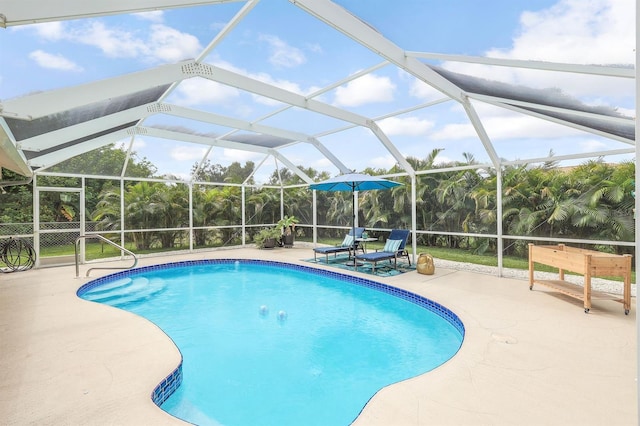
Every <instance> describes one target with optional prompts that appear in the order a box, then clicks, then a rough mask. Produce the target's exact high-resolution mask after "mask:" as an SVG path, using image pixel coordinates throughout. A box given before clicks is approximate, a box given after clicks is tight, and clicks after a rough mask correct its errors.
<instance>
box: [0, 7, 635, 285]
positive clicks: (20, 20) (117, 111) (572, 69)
mask: <svg viewBox="0 0 640 426" xmlns="http://www.w3.org/2000/svg"><path fill="white" fill-rule="evenodd" d="M234 2H237V1H234ZM204 3H207V4H216V3H229V1H226V0H218V1H207V2H201V1H197V2H195V1H181V2H176V1H171V0H145V1H140V2H137V3H136V6H135V10H134V9H132V8H131V6H130V5H129V4H128V3H127V2H124V1H112V2H109V4H108V5H95V4H84V3H83V2H80V1H78V2H68V1H50V2H47V4H46V5H42V7H38V8H32V7H29V5H28V4H25V2H20V1H6V2H4V3H3V4H2V8H3V10H0V26H5V27H9V26H17V25H24V24H28V23H34V22H50V21H57V20H64V19H73V18H81V17H87V16H101V15H110V14H118V13H131V12H141V11H146V10H154V9H158V8H159V9H162V8H174V7H188V6H194V5H201V4H204ZM238 3H243V6H242V8H241V9H240V10H239V12H238V13H237V14H236V15H235V16H234V17H233V19H232V20H230V21H229V22H228V23H227V25H226V26H225V27H224V28H223V29H222V30H221V31H219V33H218V34H217V35H216V36H215V37H214V38H213V39H212V40H211V42H210V44H209V45H208V46H207V47H206V48H205V49H204V50H203V51H202V52H201V54H200V55H199V56H198V57H196V58H195V59H194V60H189V61H184V62H181V63H176V64H167V65H162V66H159V67H156V68H153V69H151V70H148V71H143V72H137V73H133V74H129V75H123V76H120V77H115V78H111V79H108V80H105V81H100V82H95V83H88V84H85V85H81V86H76V87H71V88H68V89H61V90H53V91H50V92H43V93H37V94H33V95H28V96H25V97H21V98H17V99H11V100H6V101H3V102H1V103H0V108H1V110H0V116H1V117H2V119H1V120H0V149H1V150H2V154H3V155H2V158H1V160H2V162H0V167H5V168H8V169H10V170H13V171H16V172H18V173H20V174H22V175H24V176H27V177H30V176H38V175H42V176H46V175H47V173H48V168H50V167H52V166H54V165H55V164H58V163H60V162H61V161H64V160H65V159H66V158H69V157H72V156H75V155H79V154H82V153H83V152H87V151H91V150H93V149H95V148H98V147H101V146H105V145H107V144H109V143H113V142H115V141H120V140H123V139H129V138H130V140H131V143H130V145H129V149H131V146H132V144H133V141H134V140H135V138H136V137H137V136H139V135H151V136H155V137H158V138H165V139H168V140H175V141H184V142H188V143H195V144H201V145H203V146H207V147H208V149H209V150H210V149H211V148H212V147H227V148H232V149H238V150H247V151H251V152H259V153H261V154H263V155H264V156H265V159H266V158H268V157H274V158H275V159H276V161H277V162H279V163H280V164H282V165H283V166H284V167H286V168H288V169H289V170H291V171H292V172H293V173H295V174H296V175H297V176H298V177H300V178H301V179H302V180H303V181H304V182H305V183H306V184H310V183H312V179H310V178H309V177H308V176H307V175H306V174H305V173H304V172H303V171H302V170H300V169H299V168H298V167H297V166H296V165H295V164H294V163H293V162H292V161H290V160H289V159H288V158H287V157H286V156H285V155H283V154H282V151H281V149H282V148H285V147H287V146H291V145H294V144H305V145H306V146H308V147H310V149H315V150H317V151H318V153H319V154H320V155H322V156H324V157H325V158H327V159H328V160H329V161H330V162H331V163H332V164H333V165H334V166H335V168H336V170H337V171H338V172H340V173H346V172H349V171H351V170H350V169H349V168H348V166H347V165H346V164H345V163H346V161H345V160H346V159H344V160H343V159H340V158H338V157H337V156H336V155H334V154H333V153H332V152H331V151H330V150H329V149H327V148H326V146H325V145H324V144H323V143H322V142H321V139H322V138H323V137H325V136H327V135H330V134H334V133H338V132H342V131H345V130H348V129H350V128H354V127H362V128H365V129H368V130H369V131H370V132H371V133H372V134H373V135H374V136H375V138H376V139H377V140H378V142H379V143H380V144H381V145H382V146H383V147H384V148H385V149H386V150H387V151H388V152H389V153H390V154H391V155H392V156H393V157H394V159H395V160H396V161H397V163H398V164H399V166H400V168H402V169H403V170H404V171H405V173H406V176H408V177H409V178H410V182H411V185H410V186H411V187H410V191H411V195H412V196H411V198H412V224H411V227H412V230H413V232H414V235H417V233H429V232H432V231H428V230H419V229H417V225H416V206H415V198H416V197H415V179H416V176H419V175H421V174H426V173H434V172H441V171H442V170H428V171H420V170H413V169H412V167H411V165H410V164H409V163H408V162H407V161H406V159H405V158H404V156H403V155H402V154H401V152H400V151H399V150H398V149H397V147H396V146H395V144H394V143H393V141H392V139H390V138H389V137H388V136H387V135H386V134H385V133H384V131H382V129H381V128H380V127H379V126H378V124H377V123H378V122H379V121H380V120H382V119H384V118H388V117H394V116H398V115H401V114H404V113H406V112H407V111H410V110H412V109H422V108H429V107H432V106H434V105H437V104H440V103H443V102H449V101H454V102H457V103H458V104H459V105H461V106H462V107H463V108H464V110H465V112H466V114H467V116H468V118H469V120H470V122H471V123H472V125H473V127H474V128H475V130H476V133H477V135H478V137H479V139H480V141H481V143H482V144H483V146H484V148H485V150H486V152H487V154H488V156H489V159H490V162H489V163H488V164H482V165H474V167H476V168H482V167H484V168H493V169H495V170H500V169H501V167H503V166H505V165H508V164H517V163H518V161H504V160H502V159H501V158H500V156H499V154H498V153H497V152H496V151H495V148H494V146H493V144H492V141H491V139H490V137H489V135H488V134H487V132H486V130H485V128H484V126H483V123H482V119H481V118H480V116H479V115H478V112H477V109H476V107H475V103H477V102H483V103H487V104H491V105H495V106H497V107H500V108H504V109H508V110H511V111H515V112H518V113H521V114H525V115H528V116H533V117H537V118H540V119H543V120H547V121H549V122H553V123H558V124H562V125H565V126H569V127H572V128H575V129H579V130H583V131H585V132H589V133H592V134H595V135H598V136H603V137H605V138H609V139H611V140H615V141H618V142H622V143H623V144H626V145H628V146H629V148H622V149H615V150H605V151H600V152H592V153H590V154H589V156H588V157H587V156H585V155H578V154H576V155H566V156H556V157H554V158H553V160H554V161H559V160H565V159H567V160H568V159H578V158H596V157H604V156H610V155H620V154H634V153H636V146H635V126H636V123H635V120H634V119H633V118H631V117H625V116H623V115H621V114H619V113H618V112H616V111H615V110H614V109H613V108H606V107H602V108H594V107H589V106H586V105H584V104H582V103H580V102H566V100H565V99H557V98H554V97H553V94H552V93H551V96H549V95H550V93H549V92H546V91H541V90H537V91H536V90H528V89H527V88H522V87H514V86H508V85H505V84H502V83H498V82H491V81H487V80H480V79H478V78H475V77H473V76H471V75H460V74H455V73H452V72H450V71H446V70H443V69H440V68H438V67H435V66H431V65H429V62H428V61H429V60H436V61H442V60H447V61H460V62H471V63H476V64H486V65H492V66H502V67H518V68H532V69H537V70H545V71H553V72H568V73H580V74H593V75H600V76H608V77H614V78H626V79H634V78H636V70H635V69H634V68H633V67H632V66H631V67H625V66H602V65H576V64H559V63H550V62H537V61H519V60H504V59H496V58H485V57H482V58H479V57H466V56H460V55H445V54H433V53H428V52H415V51H408V50H404V49H402V48H401V47H399V46H397V45H395V44H394V43H393V42H391V41H390V40H388V39H387V38H385V37H384V35H383V34H381V33H379V32H378V31H377V30H376V29H375V28H373V27H372V26H370V25H369V24H367V23H366V22H364V21H363V20H361V19H360V18H358V17H357V16H356V15H355V14H353V13H351V12H350V11H348V10H345V9H344V8H343V7H341V6H339V5H337V4H335V3H332V2H331V1H327V0H300V1H298V0H296V1H293V0H292V1H291V3H292V4H293V6H295V7H298V8H300V9H301V10H303V11H305V12H306V13H308V14H310V15H312V16H314V17H315V18H317V19H319V20H320V21H322V22H324V23H325V24H326V25H328V26H329V27H331V28H333V29H335V30H336V31H338V32H340V33H342V34H343V35H345V36H347V37H349V38H350V39H351V40H353V41H354V42H355V43H357V44H358V45H360V46H362V47H364V48H366V49H368V50H370V51H372V52H375V53H376V54H377V55H379V56H380V58H381V60H382V62H380V63H378V64H376V65H374V66H371V67H369V68H367V69H364V70H362V71H360V72H358V73H355V74H352V75H349V76H348V77H345V78H344V79H342V80H340V81H336V82H334V83H333V84H330V85H328V86H325V87H324V88H323V89H320V90H318V91H316V92H315V93H312V94H310V95H300V94H296V93H293V92H290V91H287V90H284V89H282V88H279V87H277V86H275V85H273V84H269V83H265V82H262V81H258V80H256V79H253V78H250V77H247V76H245V75H241V74H239V73H237V72H233V71H229V70H225V69H221V68H219V67H215V66H213V65H210V64H207V63H205V62H203V60H204V58H205V57H206V56H207V55H208V53H210V52H211V51H212V50H215V48H216V46H217V45H218V43H219V42H220V41H221V40H222V39H224V37H225V36H226V35H227V34H229V33H230V32H231V31H233V29H234V28H235V27H236V26H237V25H238V23H239V22H241V21H242V20H243V19H244V18H245V17H246V16H247V14H249V13H251V10H252V9H253V8H254V7H255V6H256V5H257V4H258V3H259V2H258V1H257V0H249V1H246V2H238ZM388 66H393V67H397V68H398V69H402V70H404V71H406V72H408V73H409V74H411V75H413V76H415V77H416V78H419V79H421V80H422V81H424V82H426V83H428V84H429V85H431V86H432V87H434V88H436V89H437V90H438V91H439V92H441V93H442V98H440V99H437V100H434V101H432V102H428V103H425V104H421V105H416V106H414V107H412V108H406V109H403V110H401V111H395V112H393V113H389V114H386V115H384V116H380V117H367V116H362V115H360V114H355V113H353V112H351V111H349V110H347V109H342V108H338V107H335V106H333V105H329V104H326V103H324V102H322V101H319V100H317V99H319V96H321V95H323V94H324V93H327V92H328V91H330V90H332V89H334V88H336V87H339V86H341V85H344V84H346V83H348V82H350V81H353V80H355V79H357V78H358V77H361V76H363V75H367V74H369V73H371V72H373V71H375V70H378V69H381V68H384V67H388ZM192 77H198V78H205V79H209V80H212V81H215V82H218V83H222V84H226V85H229V86H231V87H236V88H240V89H242V90H244V91H247V92H249V93H252V94H255V95H259V96H263V97H267V98H271V99H275V100H277V101H279V102H281V103H283V104H285V106H284V107H283V108H281V109H278V110H275V111H273V113H272V114H271V115H270V116H273V115H277V114H279V113H281V112H282V111H284V110H286V109H289V108H301V109H304V110H308V111H312V112H315V113H317V114H320V115H325V116H328V117H333V118H335V119H338V120H341V121H342V122H344V123H345V124H344V125H343V126H340V127H336V128H330V129H327V130H325V131H323V132H320V133H317V134H314V135H310V134H304V133H300V132H296V131H292V130H289V129H286V128H277V127H272V126H266V125H263V124H261V121H263V120H264V119H266V118H268V117H261V119H259V120H255V121H252V122H248V121H243V120H239V119H237V118H234V117H228V116H221V115H217V114H213V113H211V112H205V111H199V110H195V109H188V108H184V107H180V106H178V105H174V104H168V103H167V102H166V98H167V95H168V93H170V91H171V90H172V89H173V88H174V87H175V85H176V84H178V83H179V82H180V81H182V80H183V79H186V78H192ZM157 114H173V115H176V116H181V117H185V118H188V119H191V120H196V121H206V122H209V123H215V124H219V125H224V126H227V127H230V128H232V129H234V130H232V131H230V132H228V133H227V134H222V135H215V136H213V135H206V134H205V135H203V134H196V133H194V132H190V131H188V130H187V131H185V130H184V129H181V130H179V131H177V130H176V129H170V128H162V127H161V126H146V125H145V123H144V122H145V120H147V119H148V118H149V117H152V116H154V115H157ZM74 117H76V118H74ZM77 117H80V118H77ZM61 118H62V119H64V120H60V119H61ZM62 121H64V123H65V124H64V125H61V124H60V123H61V122H62ZM239 132H242V133H239ZM205 158H206V157H205ZM203 160H204V159H203ZM547 160H549V158H534V159H526V160H521V161H520V160H519V161H520V162H522V163H535V162H543V161H547ZM263 161H265V160H263ZM461 169H462V168H458V170H461ZM70 176H72V175H70ZM498 176H500V174H498ZM385 177H391V178H393V176H385ZM110 178H115V179H124V178H125V176H124V171H123V176H114V177H110ZM636 180H637V179H636ZM36 181H37V178H36ZM185 183H187V184H197V182H185ZM500 185H501V180H500V178H499V179H498V186H499V188H498V191H497V194H498V196H499V197H500V196H501V194H502V191H501V190H500V189H501V188H500ZM281 190H286V188H282V189H281ZM281 199H282V198H281ZM313 200H314V206H313V209H314V214H313V216H314V218H315V217H317V212H316V211H315V195H314V197H313ZM501 205H502V203H501V201H500V200H498V202H497V209H498V213H497V214H498V217H501V214H500V209H501ZM243 207H244V204H243ZM281 211H282V213H283V214H285V212H284V208H283V206H281ZM245 225H246V224H245V223H243V224H242V226H243V227H244V226H245ZM308 225H310V226H312V227H313V229H314V238H313V242H314V243H315V242H316V236H317V223H315V220H314V223H312V224H308ZM123 231H124V230H123ZM190 231H191V230H190ZM636 232H637V231H636ZM191 233H192V232H191ZM458 234H460V233H458ZM461 235H463V234H461ZM469 235H472V234H469ZM483 236H484V235H483ZM486 236H487V237H489V238H496V239H497V244H498V247H499V249H498V267H499V271H501V269H502V252H503V251H502V249H501V248H502V244H503V240H504V239H510V238H520V237H517V236H505V235H504V233H503V232H502V229H501V222H500V221H498V229H497V232H496V233H495V234H491V235H486ZM522 238H525V237H522ZM526 238H527V239H531V237H526ZM637 239H638V238H637V237H636V241H637ZM549 240H551V241H553V239H546V241H549ZM412 241H413V244H414V247H413V252H414V253H416V251H417V247H416V245H415V244H416V238H413V239H412ZM563 241H565V242H566V241H567V240H566V239H564V240H563ZM573 241H574V242H589V240H584V241H583V240H573ZM591 242H592V241H591ZM607 243H612V245H635V243H620V242H607ZM500 273H501V272H500Z"/></svg>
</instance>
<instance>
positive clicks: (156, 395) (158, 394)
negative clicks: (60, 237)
mask: <svg viewBox="0 0 640 426" xmlns="http://www.w3.org/2000/svg"><path fill="white" fill-rule="evenodd" d="M236 262H240V263H249V264H257V265H269V266H278V267H281V268H287V269H293V270H301V271H304V272H308V273H311V274H315V275H322V276H325V277H326V276H328V277H332V278H336V279H339V280H341V281H345V282H348V283H351V284H355V285H359V286H363V287H368V288H372V289H375V290H378V291H381V292H383V293H387V294H390V295H392V296H395V297H399V298H401V299H404V300H407V301H409V302H411V303H414V304H416V305H418V306H421V307H423V308H425V309H427V310H429V311H431V312H433V313H435V314H437V315H439V316H440V317H442V318H444V319H445V320H446V321H447V322H449V324H451V325H452V326H453V327H454V328H455V329H456V330H458V332H459V333H460V336H461V338H462V340H464V335H465V328H464V324H463V323H462V321H461V320H460V318H459V317H458V316H457V315H456V314H455V313H454V312H453V311H451V310H450V309H448V308H447V307H445V306H443V305H441V304H439V303H438V302H434V301H433V300H430V299H427V298H426V297H423V296H420V295H418V294H415V293H412V292H410V291H407V290H402V289H399V288H396V287H393V286H390V285H387V284H383V283H379V282H376V281H373V280H369V279H366V278H360V277H355V276H352V275H346V274H343V273H340V272H334V271H327V270H325V269H319V268H313V267H309V266H305V265H296V264H293V263H285V262H278V261H273V260H260V259H203V260H185V261H181V262H170V263H163V264H158V265H151V266H142V267H139V268H134V269H128V270H125V271H120V272H116V273H114V274H110V275H105V276H103V277H100V278H96V279H95V280H92V281H89V282H88V283H86V284H84V285H83V286H81V287H80V288H79V289H78V290H77V291H76V294H77V295H78V297H82V295H83V294H84V293H86V292H87V291H89V290H91V289H93V288H95V287H98V286H100V285H102V284H104V283H107V282H110V281H113V280H114V279H118V278H121V277H127V276H130V275H131V274H132V273H139V272H146V271H155V270H161V269H170V268H175V267H180V266H194V265H211V264H235V263H236ZM181 383H182V359H181V360H180V364H179V365H178V367H176V369H175V370H174V371H172V372H171V374H169V375H168V376H167V377H165V378H164V379H163V380H162V381H161V382H160V383H159V384H158V386H156V387H155V388H154V390H153V392H152V393H151V399H152V400H153V402H154V403H155V404H156V405H158V406H160V405H161V404H162V403H163V402H164V401H166V400H167V399H168V398H169V397H170V396H171V395H172V394H173V393H174V392H175V391H176V390H177V389H178V387H179V386H180V384H181Z"/></svg>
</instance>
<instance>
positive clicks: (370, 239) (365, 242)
mask: <svg viewBox="0 0 640 426" xmlns="http://www.w3.org/2000/svg"><path fill="white" fill-rule="evenodd" d="M356 241H358V242H361V243H362V250H363V251H364V252H365V253H366V252H367V243H368V242H371V241H378V239H377V238H372V237H369V238H356Z"/></svg>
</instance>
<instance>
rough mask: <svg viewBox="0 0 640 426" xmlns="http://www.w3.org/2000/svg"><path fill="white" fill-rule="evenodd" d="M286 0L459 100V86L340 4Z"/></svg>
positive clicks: (323, 1) (312, 0)
mask: <svg viewBox="0 0 640 426" xmlns="http://www.w3.org/2000/svg"><path fill="white" fill-rule="evenodd" d="M289 1H290V2H291V3H293V4H295V5H296V6H298V7H300V8H301V9H303V10H304V11H306V12H307V13H309V14H311V15H313V16H315V17H316V18H318V19H319V20H321V21H323V22H324V23H326V24H327V25H329V26H331V27H332V28H335V29H336V30H338V31H340V32H341V33H343V34H345V35H347V36H348V37H350V38H351V39H352V40H354V41H357V42H358V43H360V44H361V45H363V46H365V47H366V48H367V49H369V50H371V51H373V52H374V53H376V54H378V55H380V56H381V57H383V58H385V59H386V60H388V61H389V62H391V63H393V64H395V65H396V66H398V67H400V68H402V69H403V70H405V71H407V72H408V73H409V74H411V75H413V76H414V77H417V78H418V79H420V80H422V81H424V82H425V83H427V84H429V85H430V86H431V87H433V88H435V89H437V90H439V91H440V92H442V93H444V94H446V95H448V96H449V97H451V98H453V99H456V100H458V101H460V102H462V95H463V93H462V90H461V89H460V88H459V87H457V86H456V85H455V84H453V83H451V82H450V81H448V80H447V79H445V78H443V77H442V76H441V75H439V74H438V73H436V72H434V71H433V70H431V69H430V68H429V67H428V66H426V65H425V64H424V63H422V62H421V61H419V60H418V59H416V58H413V57H408V56H407V55H406V54H405V51H404V50H403V49H401V48H400V47H398V46H397V45H395V44H394V43H392V42H391V41H390V40H388V39H387V38H385V37H384V36H383V35H382V34H380V33H379V32H378V31H376V30H375V29H374V28H373V27H371V26H370V25H369V24H367V23H365V22H364V21H362V20H361V19H359V18H358V17H356V16H355V15H353V14H352V13H350V12H349V11H347V10H346V9H344V8H343V7H341V6H339V5H337V4H335V3H332V2H331V1H328V0H289Z"/></svg>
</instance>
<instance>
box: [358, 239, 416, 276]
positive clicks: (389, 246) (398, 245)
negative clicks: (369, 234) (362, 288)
mask: <svg viewBox="0 0 640 426" xmlns="http://www.w3.org/2000/svg"><path fill="white" fill-rule="evenodd" d="M409 233H410V231H409V230H407V229H393V230H391V233H390V234H389V238H387V241H386V243H385V245H384V248H383V249H382V250H380V251H378V250H376V251H375V252H372V253H362V254H356V255H355V262H354V264H355V269H356V270H358V261H361V262H369V263H373V273H374V274H375V273H376V266H377V265H378V262H382V261H384V260H388V261H389V263H391V261H392V260H393V268H394V269H398V258H402V257H406V258H407V262H409V265H411V259H410V258H409V252H408V251H407V250H406V249H405V246H406V244H407V239H408V238H409Z"/></svg>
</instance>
